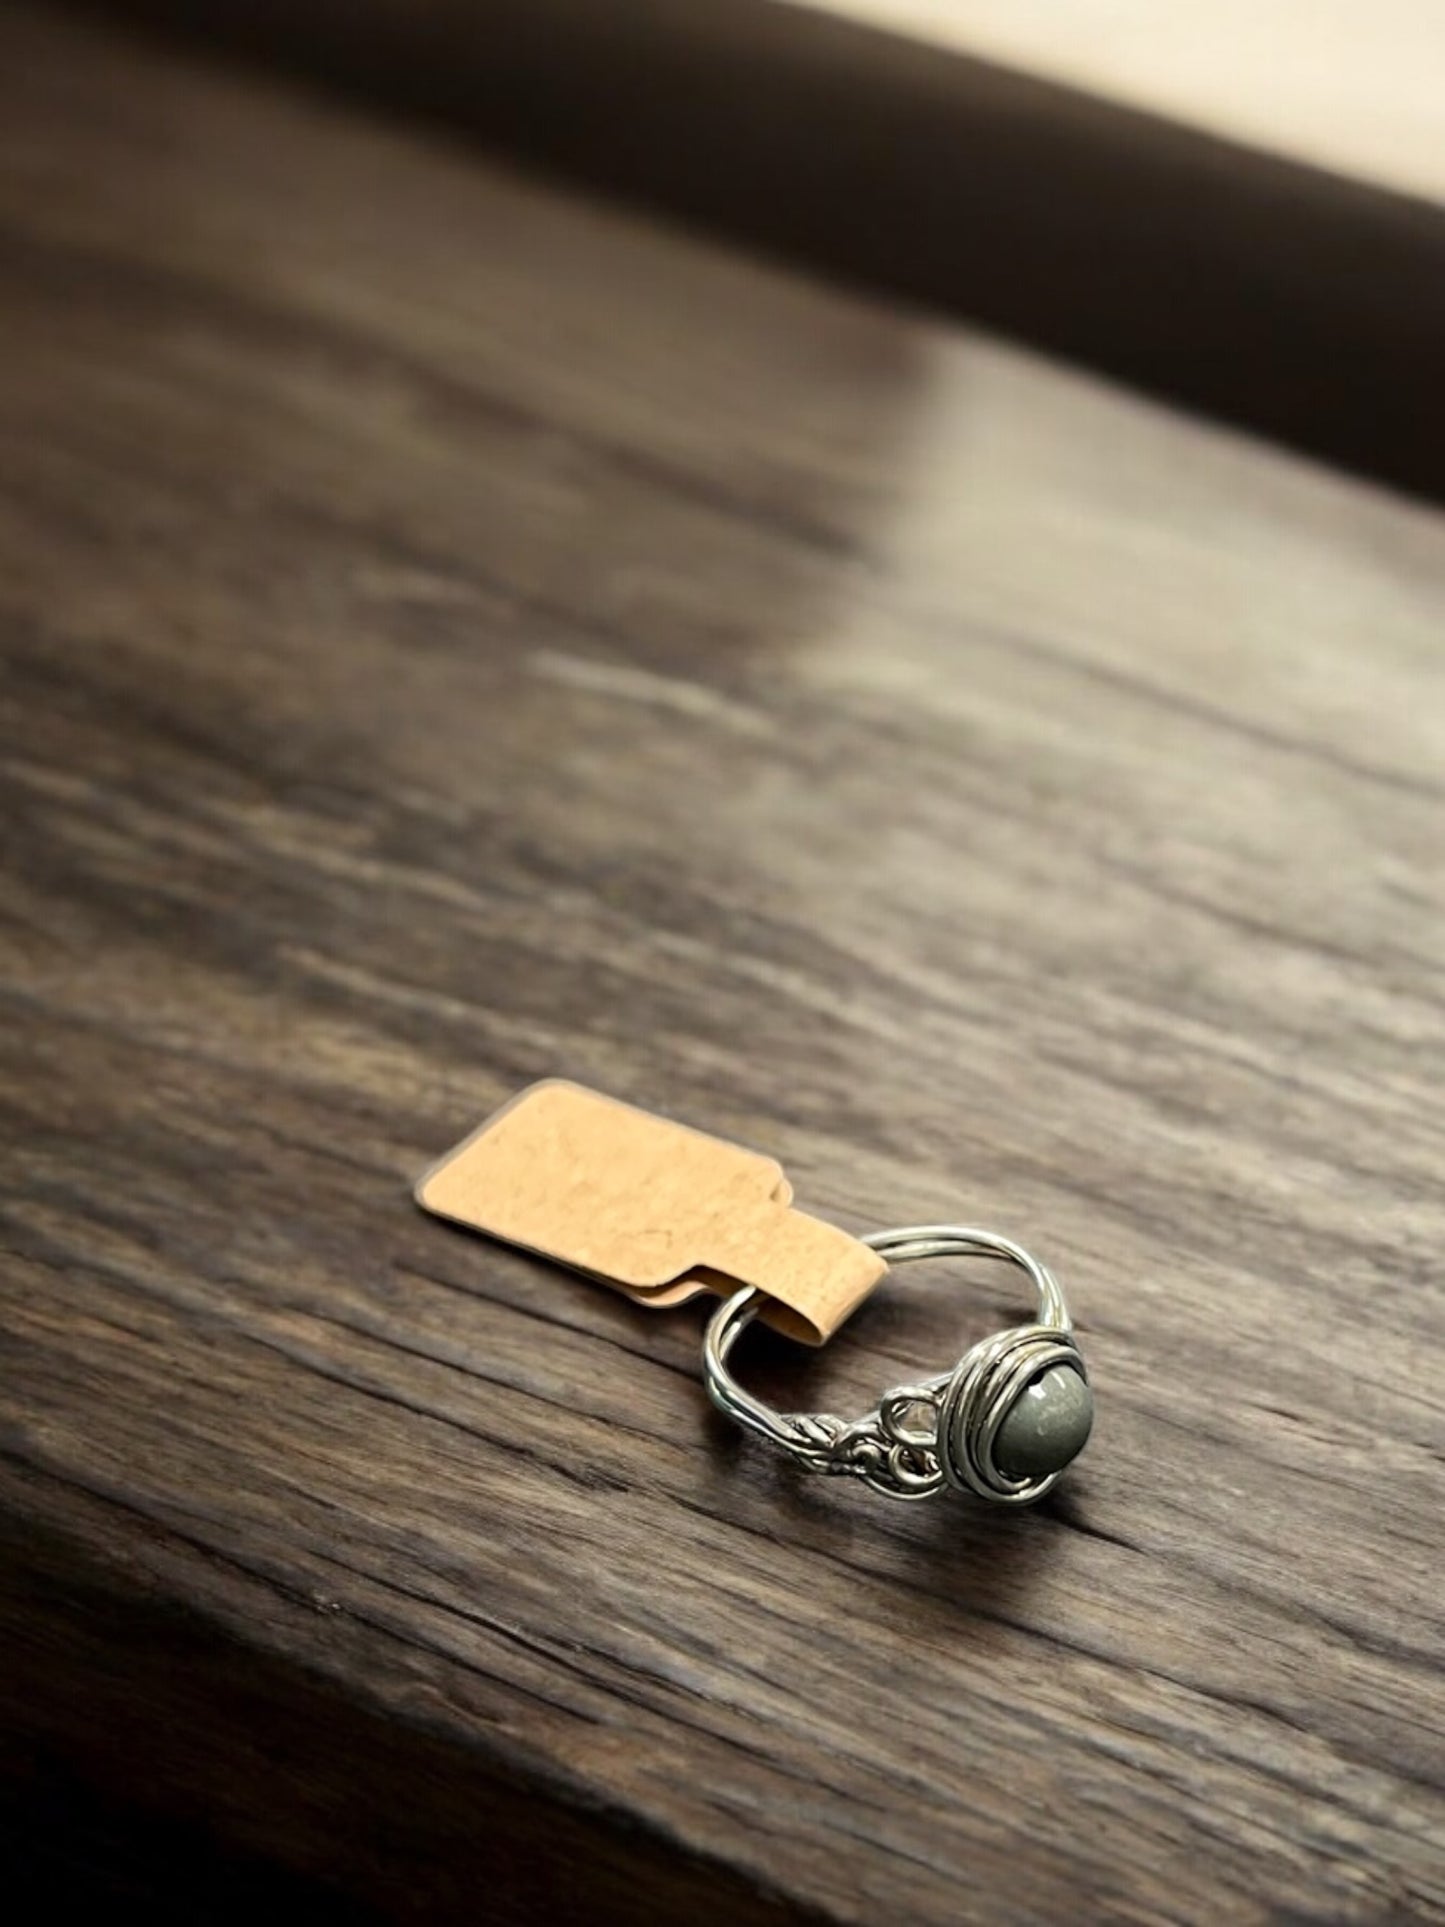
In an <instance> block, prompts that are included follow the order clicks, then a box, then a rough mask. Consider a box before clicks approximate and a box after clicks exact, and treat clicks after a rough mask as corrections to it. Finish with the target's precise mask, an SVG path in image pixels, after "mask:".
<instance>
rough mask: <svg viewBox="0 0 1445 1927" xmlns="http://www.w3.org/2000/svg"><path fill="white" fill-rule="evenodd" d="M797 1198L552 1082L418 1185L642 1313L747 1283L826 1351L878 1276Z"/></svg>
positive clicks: (761, 1166) (872, 1255)
mask: <svg viewBox="0 0 1445 1927" xmlns="http://www.w3.org/2000/svg"><path fill="white" fill-rule="evenodd" d="M792 1195H793V1194H792V1186H791V1185H790V1184H789V1183H788V1180H787V1178H786V1177H785V1176H784V1174H783V1169H782V1166H781V1165H780V1164H778V1163H777V1162H776V1160H775V1159H773V1158H769V1157H764V1156H762V1155H761V1154H760V1153H759V1152H756V1151H748V1150H744V1149H743V1147H742V1146H741V1145H737V1144H729V1143H727V1142H726V1140H724V1139H722V1138H715V1137H707V1136H705V1135H704V1134H703V1133H702V1132H701V1131H693V1130H689V1129H688V1128H687V1126H686V1125H682V1124H674V1123H672V1122H670V1121H669V1120H668V1119H667V1118H661V1117H655V1116H653V1115H652V1113H651V1112H649V1111H639V1110H636V1109H634V1108H633V1106H632V1105H630V1104H620V1103H618V1101H617V1100H616V1099H615V1098H610V1097H603V1096H602V1095H601V1094H600V1093H599V1092H597V1091H589V1090H585V1089H584V1088H583V1087H582V1086H581V1085H580V1084H570V1083H567V1082H565V1081H563V1080H562V1079H557V1078H553V1079H548V1080H547V1081H545V1082H544V1083H541V1084H532V1085H530V1086H529V1087H528V1088H527V1089H526V1090H524V1091H522V1092H520V1093H519V1094H518V1095H517V1096H516V1097H514V1098H513V1099H512V1100H511V1102H510V1103H508V1104H504V1105H503V1106H502V1108H501V1110H499V1111H497V1112H495V1113H494V1114H493V1115H492V1116H491V1117H489V1118H488V1119H487V1121H486V1123H485V1124H483V1125H481V1126H480V1127H479V1128H478V1129H477V1130H475V1131H473V1132H472V1134H471V1136H470V1137H467V1138H464V1139H463V1140H462V1142H461V1143H460V1144H458V1145H456V1146H455V1147H454V1148H453V1149H452V1150H450V1151H448V1152H447V1154H446V1156H445V1157H443V1158H441V1159H440V1160H439V1161H438V1162H437V1163H436V1164H434V1165H433V1166H432V1168H431V1169H430V1170H429V1171H428V1172H427V1173H426V1174H425V1176H424V1177H422V1179H421V1180H420V1182H419V1183H418V1184H417V1187H416V1201H417V1203H418V1204H419V1205H421V1206H422V1207H423V1208H424V1209H425V1210H427V1211H433V1212H435V1213H436V1214H437V1215H438V1216H439V1217H443V1218H449V1219H451V1220H453V1221H454V1222H455V1223H457V1224H464V1225H467V1226H469V1227H470V1228H471V1229H472V1230H474V1231H484V1232H486V1233H488V1234H489V1235H490V1236H491V1237H494V1238H501V1239H504V1240H505V1241H506V1242H507V1243H508V1244H515V1245H522V1246H524V1247H525V1248H526V1249H527V1250H529V1251H535V1252H538V1253H540V1254H541V1255H542V1256H543V1257H547V1258H552V1259H555V1260H556V1262H557V1263H558V1264H563V1265H568V1266H570V1267H571V1268H572V1269H573V1270H576V1271H583V1272H586V1273H587V1274H588V1275H589V1276H591V1277H594V1278H600V1279H601V1280H602V1281H603V1282H604V1283H606V1284H610V1285H615V1286H616V1287H617V1288H618V1289H619V1290H621V1291H625V1292H627V1293H628V1295H629V1296H630V1297H631V1298H633V1299H634V1300H635V1301H636V1302H637V1303H638V1304H643V1305H650V1306H652V1307H654V1308H665V1307H670V1306H672V1305H676V1304H681V1303H683V1302H685V1300H687V1299H689V1298H693V1297H696V1295H697V1294H698V1293H699V1292H701V1291H718V1292H728V1291H731V1290H733V1289H735V1288H736V1287H737V1286H739V1285H756V1286H757V1287H758V1288H759V1289H760V1290H761V1291H763V1292H764V1293H766V1294H767V1297H768V1298H769V1299H770V1300H772V1301H773V1302H772V1303H771V1304H770V1305H769V1306H768V1307H766V1308H765V1310H764V1313H763V1316H764V1317H765V1318H767V1319H768V1320H769V1322H770V1323H772V1324H775V1325H777V1326H778V1327H779V1328H780V1329H782V1330H784V1331H786V1332H787V1333H788V1334H789V1335H790V1336H792V1337H795V1338H803V1339H805V1340H806V1341H807V1342H808V1343H809V1344H813V1345H820V1344H822V1342H823V1340H824V1339H825V1338H828V1337H830V1336H831V1335H832V1333H833V1332H835V1331H836V1330H837V1329H838V1327H839V1326H840V1325H841V1324H842V1323H843V1321H844V1319H846V1318H847V1317H848V1315H849V1313H850V1312H852V1311H854V1310H855V1309H856V1308H857V1306H858V1305H859V1304H861V1303H862V1301H863V1299H865V1298H866V1297H867V1296H868V1294H869V1292H870V1291H871V1290H872V1289H873V1287H874V1285H875V1284H877V1282H878V1280H879V1279H880V1278H881V1277H882V1276H883V1274H884V1272H885V1271H886V1270H887V1265H886V1264H885V1263H884V1261H883V1259H881V1258H880V1257H879V1256H878V1254H877V1253H876V1252H875V1251H873V1250H871V1249H870V1248H869V1246H867V1245H865V1244H862V1243H860V1242H859V1240H858V1239H856V1238H851V1237H849V1235H848V1234H847V1232H845V1231H840V1230H839V1229H838V1228H837V1226H836V1225H830V1224H824V1223H823V1222H822V1221H821V1220H820V1219H818V1218H809V1217H807V1216H805V1215H804V1214H803V1213H802V1212H801V1211H795V1210H793V1209H792V1204H791V1200H792Z"/></svg>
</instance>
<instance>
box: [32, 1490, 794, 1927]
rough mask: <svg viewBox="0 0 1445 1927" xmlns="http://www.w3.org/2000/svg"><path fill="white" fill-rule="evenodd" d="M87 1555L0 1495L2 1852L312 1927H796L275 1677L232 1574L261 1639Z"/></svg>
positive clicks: (576, 1805) (583, 1817)
mask: <svg viewBox="0 0 1445 1927" xmlns="http://www.w3.org/2000/svg"><path fill="white" fill-rule="evenodd" d="M77 1497H78V1495H77ZM65 1509H66V1510H70V1509H71V1508H70V1507H68V1506H67V1507H66V1508H65ZM80 1509H81V1511H82V1512H86V1511H89V1510H90V1509H91V1508H90V1504H89V1502H87V1501H81V1502H80ZM166 1536H167V1535H165V1534H164V1533H163V1532H161V1531H159V1530H158V1529H153V1530H152V1533H151V1540H152V1543H153V1544H157V1545H158V1544H160V1542H161V1541H163V1540H164V1539H165V1538H166ZM91 1537H92V1531H91V1527H90V1525H89V1524H88V1523H87V1522H86V1521H85V1520H83V1519H71V1518H67V1519H66V1520H65V1521H64V1522H63V1524H62V1525H59V1526H58V1529H55V1530H51V1529H50V1528H48V1527H46V1526H43V1525H37V1524H36V1523H35V1521H34V1519H33V1518H31V1517H24V1518H22V1517H21V1516H20V1515H19V1514H18V1513H17V1512H16V1511H14V1510H13V1509H11V1507H9V1506H8V1505H7V1504H6V1503H5V1498H4V1495H3V1493H0V1638H3V1641H4V1648H5V1652H6V1654H7V1656H8V1662H9V1663H8V1664H7V1665H6V1666H4V1667H3V1668H0V1840H3V1838H4V1834H5V1832H6V1830H7V1829H8V1830H10V1831H13V1830H14V1828H15V1827H16V1826H17V1825H19V1824H20V1823H21V1822H22V1820H26V1819H28V1820H29V1821H31V1822H33V1823H34V1824H35V1825H37V1826H44V1827H45V1828H46V1830H47V1831H48V1833H49V1837H48V1838H45V1839H42V1840H41V1841H40V1842H39V1843H38V1848H37V1858H38V1861H39V1864H40V1865H42V1866H43V1865H44V1864H46V1862H50V1863H52V1864H54V1865H56V1866H57V1867H60V1868H62V1869H64V1868H67V1867H71V1866H75V1867H79V1868H87V1867H88V1868H89V1879H90V1884H91V1885H92V1886H93V1888H94V1890H95V1892H96V1893H98V1894H100V1895H102V1896H104V1897H105V1898H107V1899H108V1900H109V1899H113V1898H114V1897H115V1892H116V1888H117V1885H119V1886H121V1887H123V1888H124V1889H125V1890H128V1891H129V1892H130V1894H131V1895H132V1897H135V1896H136V1895H139V1896H140V1897H142V1898H147V1897H152V1896H154V1895H155V1894H157V1893H159V1894H160V1895H161V1896H163V1897H170V1898H171V1899H173V1900H174V1899H183V1898H184V1897H185V1896H184V1892H183V1891H182V1892H180V1893H178V1891H177V1890H178V1887H182V1885H183V1883H184V1881H185V1880H186V1878H187V1875H188V1873H189V1874H190V1875H192V1876H195V1877H199V1878H202V1879H204V1878H205V1877H206V1875H207V1873H208V1872H216V1873H224V1874H225V1875H226V1877H227V1878H231V1877H234V1876H236V1875H237V1874H238V1872H239V1875H240V1876H241V1877H242V1878H243V1880H245V1881H247V1882H249V1886H243V1887H242V1889H241V1891H240V1893H239V1895H232V1896H231V1899H232V1900H239V1899H243V1898H244V1897H245V1894H246V1893H247V1892H250V1893H251V1894H252V1895H253V1896H254V1895H258V1894H259V1895H264V1896H267V1897H269V1898H271V1899H273V1900H277V1901H280V1902H284V1903H286V1904H291V1903H296V1902H299V1901H301V1900H303V1899H304V1901H305V1902H306V1905H307V1916H306V1917H307V1918H310V1919H315V1920H317V1921H319V1922H322V1923H329V1922H346V1923H350V1922H353V1921H355V1922H360V1921H363V1920H366V1921H371V1920H377V1919H382V1918H385V1919H391V1920H425V1921H429V1922H438V1923H447V1922H452V1921H456V1922H466V1923H469V1924H470V1923H473V1922H475V1921H477V1920H479V1919H485V1920H487V1921H488V1922H489V1923H491V1924H492V1927H513V1924H515V1927H529V1924H530V1923H533V1922H536V1921H542V1920H561V1919H571V1918H573V1917H575V1915H576V1912H577V1910H578V1909H579V1908H580V1909H582V1910H583V1911H584V1912H585V1915H586V1918H587V1919H588V1920H589V1921H596V1922H598V1923H600V1927H611V1924H612V1923H618V1924H619V1927H620V1924H621V1923H628V1927H631V1923H635V1922H636V1921H637V1920H639V1919H643V1918H647V1919H657V1920H684V1919H685V1920H690V1921H695V1922H697V1923H698V1924H699V1927H707V1923H711V1922H716V1923H719V1927H723V1924H724V1923H725V1924H726V1927H732V1923H735V1922H737V1921H743V1920H745V1921H750V1922H758V1923H760V1927H794V1924H795V1923H806V1922H808V1921H810V1920H813V1919H814V1918H815V1916H814V1915H813V1914H811V1913H810V1912H807V1911H805V1910H803V1909H800V1908H799V1907H798V1906H796V1905H795V1904H793V1903H791V1902H789V1901H787V1900H786V1899H784V1898H783V1897H781V1896H779V1895H777V1894H775V1893H772V1892H768V1891H765V1890H763V1889H760V1888H758V1887H755V1886H754V1885H752V1884H751V1883H750V1882H748V1881H747V1880H746V1879H744V1878H743V1877H741V1876H740V1875H739V1874H738V1873H737V1872H736V1871H735V1870H733V1869H731V1868H728V1867H726V1866H723V1865H720V1864H719V1863H717V1862H716V1861H714V1860H711V1859H709V1858H707V1857H705V1856H701V1855H696V1854H694V1853H692V1852H690V1851H689V1850H688V1849H687V1847H686V1846H685V1844H684V1843H682V1842H680V1841H678V1840H675V1839H672V1838H669V1837H667V1836H665V1835H663V1834H662V1833H659V1832H655V1831H649V1830H648V1829H647V1828H646V1827H644V1826H642V1825H640V1824H639V1822H638V1820H637V1817H636V1815H635V1814H631V1813H623V1812H619V1813H611V1812H608V1811H605V1810H601V1809H598V1808H596V1807H595V1806H588V1805H585V1804H583V1803H582V1802H581V1801H580V1800H578V1799H577V1798H576V1797H574V1796H573V1794H572V1793H571V1792H570V1791H569V1789H568V1788H567V1787H566V1786H564V1785H563V1784H562V1783H561V1782H559V1781H556V1780H555V1779H553V1778H548V1777H544V1776H543V1775H541V1774H539V1773H536V1772H532V1771H529V1770H528V1768H527V1766H526V1764H525V1762H521V1761H519V1760H518V1759H516V1758H515V1757H511V1756H509V1754H508V1753H507V1751H506V1749H505V1746H504V1744H498V1746H497V1748H496V1749H495V1751H491V1750H484V1749H483V1748H481V1747H478V1746H476V1745H475V1744H472V1745H468V1744H466V1743H465V1742H464V1741H463V1740H462V1739H461V1738H460V1737H458V1736H456V1735H454V1734H451V1733H449V1732H447V1731H446V1730H445V1729H444V1727H443V1726H442V1725H441V1724H440V1723H439V1722H435V1721H434V1722H433V1723H432V1724H430V1725H427V1724H426V1723H424V1722H423V1721H422V1720H420V1719H417V1720H415V1721H406V1720H402V1719H399V1718H396V1717H394V1716H388V1715H387V1714H386V1713H384V1712H383V1711H382V1710H380V1709H378V1708H373V1707H371V1706H368V1705H367V1704H366V1703H365V1699H364V1694H363V1691H362V1687H361V1681H362V1678H363V1670H364V1669H358V1672H357V1675H356V1679H355V1681H354V1682H353V1684H354V1685H355V1688H356V1690H355V1691H354V1692H353V1691H351V1690H350V1689H349V1688H348V1686H347V1685H345V1684H343V1683H342V1682H341V1681H339V1680H329V1679H327V1678H325V1677H323V1676H321V1675H319V1674H318V1673H316V1672H315V1671H314V1670H312V1669H310V1668H307V1667H305V1666H303V1665H302V1664H300V1663H299V1662H297V1661H295V1660H293V1659H290V1658H288V1657H286V1656H285V1654H284V1653H283V1652H282V1651H281V1650H279V1648H280V1646H281V1644H282V1642H283V1639H284V1631H283V1629H282V1628H281V1627H280V1626H279V1625H278V1595H277V1592H276V1591H275V1590H274V1589H273V1588H272V1587H270V1586H267V1585H263V1584H259V1583H257V1582H256V1580H254V1579H253V1578H252V1577H251V1576H250V1575H246V1574H242V1573H240V1572H239V1571H238V1572H237V1573H236V1574H235V1575H233V1578H232V1581H231V1583H232V1585H233V1587H234V1591H235V1595H236V1604H237V1606H238V1607H244V1604H245V1601H246V1600H247V1598H251V1599H252V1601H253V1607H254V1616H255V1627H256V1631H257V1635H258V1636H257V1637H256V1638H255V1639H254V1640H242V1639H241V1638H239V1637H238V1636H237V1635H236V1633H235V1632H234V1631H233V1630H232V1629H230V1628H229V1627H227V1626H226V1625H225V1624H224V1623H223V1622H222V1621H221V1619H220V1618H212V1617H210V1616H209V1615H207V1614H206V1613H205V1612H204V1611H202V1610H199V1609H196V1608H192V1607H187V1608H181V1607H178V1606H177V1605H176V1603H175V1601H174V1598H173V1597H168V1596H166V1595H165V1594H164V1593H163V1592H162V1591H161V1589H159V1588H158V1587H156V1586H154V1585H153V1584H147V1583H146V1581H145V1579H144V1577H143V1575H141V1574H139V1573H137V1572H135V1571H134V1570H130V1571H127V1570H126V1569H125V1568H124V1567H122V1566H121V1565H120V1564H119V1563H118V1562H113V1561H111V1560H110V1559H108V1558H107V1557H106V1556H105V1555H104V1554H103V1553H100V1552H98V1551H97V1550H96V1549H95V1548H94V1547H91V1548H90V1549H83V1548H84V1542H85V1541H87V1540H89V1539H90V1538H91ZM182 1556H186V1555H185V1553H184V1550H183V1549H182ZM297 1604H298V1606H300V1607H304V1602H300V1601H298V1602H297ZM419 1697H420V1698H421V1699H422V1700H423V1701H424V1700H425V1699H426V1697H427V1695H426V1693H425V1691H424V1690H421V1691H420V1692H419ZM108 1842H119V1843H120V1844H119V1849H118V1852H119V1858H120V1860H121V1861H122V1862H123V1868H122V1872H121V1875H120V1878H119V1880H118V1881H117V1879H116V1875H115V1869H114V1868H113V1867H107V1866H106V1864H105V1855H106V1848H107V1843H108ZM288 1881H289V1882H291V1883H294V1884H292V1885H289V1886H288V1885H287V1884H286V1883H287V1882H288ZM11 1891H12V1894H13V1889H12V1890H11ZM61 1891H62V1893H63V1891H64V1887H63V1883H62V1887H61ZM54 1897H55V1895H54V1893H53V1892H52V1894H51V1896H50V1898H51V1900H52V1901H53V1899H54ZM189 1898H190V1900H191V1901H192V1902H193V1903H194V1906H195V1908H196V1909H197V1910H198V1912H199V1913H200V1914H203V1915H204V1916H205V1917H206V1918H207V1919H210V1918H218V1919H222V1920H230V1919H234V1918H239V1917H242V1916H241V1914H240V1912H239V1909H233V1908H232V1907H231V1906H229V1905H228V1904H227V1895H226V1894H225V1893H211V1892H206V1893H203V1894H195V1893H193V1894H191V1895H190V1897H189ZM51 1912H53V1907H47V1915H49V1914H50V1913H51ZM25 1917H26V1918H27V1919H28V1918H30V1916H29V1915H28V1914H27V1915H26V1916H25ZM36 1917H39V1916H38V1915H37V1916H36ZM194 1917H196V1915H195V1914H194V1913H186V1914H179V1915H177V1918H194Z"/></svg>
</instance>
